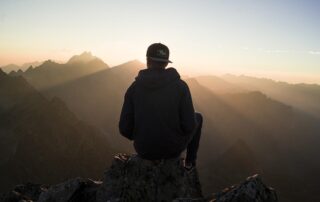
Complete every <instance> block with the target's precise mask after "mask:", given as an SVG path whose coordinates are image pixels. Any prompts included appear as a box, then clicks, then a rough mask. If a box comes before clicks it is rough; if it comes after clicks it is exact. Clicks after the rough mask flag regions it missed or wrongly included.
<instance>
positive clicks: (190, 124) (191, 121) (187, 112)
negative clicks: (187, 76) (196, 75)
mask: <svg viewBox="0 0 320 202" xmlns="http://www.w3.org/2000/svg"><path fill="white" fill-rule="evenodd" d="M180 125H181V129H182V131H183V133H184V134H185V135H191V134H192V132H193V130H194V129H195V127H196V121H195V113H194V108H193V103H192V98H191V93H190V90H189V87H188V85H187V84H186V83H184V89H183V94H182V98H181V101H180Z"/></svg>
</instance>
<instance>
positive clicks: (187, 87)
mask: <svg viewBox="0 0 320 202" xmlns="http://www.w3.org/2000/svg"><path fill="white" fill-rule="evenodd" d="M177 84H178V85H179V87H180V88H181V89H182V90H186V89H189V86H188V84H187V82H185V81H184V80H182V79H178V80H177Z"/></svg>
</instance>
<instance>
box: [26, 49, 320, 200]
mask: <svg viewBox="0 0 320 202" xmlns="http://www.w3.org/2000/svg"><path fill="white" fill-rule="evenodd" d="M85 55H87V56H88V57H87V56H86V57H85V58H90V57H89V55H90V54H88V53H86V54H85ZM77 57H80V56H76V57H75V58H77ZM74 60H75V61H78V59H73V61H74ZM92 61H96V60H92ZM92 61H91V62H92ZM98 62H99V60H98ZM71 63H72V65H74V64H78V63H77V62H71ZM86 64H88V63H86ZM68 65H70V64H68V63H67V64H57V63H54V62H50V61H48V62H46V63H45V64H43V65H42V66H43V67H42V68H43V69H44V70H45V71H40V70H41V69H42V68H40V67H41V66H40V67H37V68H34V69H31V70H29V71H30V72H33V71H35V70H36V69H37V72H38V77H37V79H36V80H39V78H41V76H42V79H43V80H42V81H41V82H42V84H41V85H42V86H46V85H47V83H50V85H47V86H50V88H47V89H45V90H42V92H43V93H44V94H45V95H46V96H48V97H50V98H53V97H55V96H57V97H59V98H60V99H61V100H63V101H64V102H65V103H66V105H67V106H68V108H70V109H71V110H72V111H73V112H74V113H75V114H76V115H77V116H78V117H79V118H80V119H81V120H84V121H86V122H88V123H90V124H92V125H94V126H96V127H98V128H99V129H101V130H102V131H103V132H104V133H106V134H107V136H108V138H109V139H110V141H111V140H112V146H114V147H115V148H117V149H118V151H128V150H129V151H131V144H130V143H129V142H128V141H127V140H125V139H124V138H123V137H121V136H120V134H119V132H118V119H119V115H120V110H121V106H122V103H123V97H124V94H125V91H126V89H127V88H128V86H129V85H130V84H131V82H132V81H133V80H134V78H135V76H137V73H138V71H139V70H140V69H142V68H143V67H144V64H142V63H140V62H138V61H131V62H128V63H125V64H122V65H119V66H116V67H113V68H107V69H104V70H101V71H98V72H95V73H92V74H87V75H84V76H81V77H80V78H75V77H74V79H69V80H68V79H64V82H56V81H57V79H59V78H58V77H61V75H63V73H61V72H64V71H65V69H66V67H67V66H68ZM85 66H87V65H85ZM50 67H52V68H50ZM54 67H59V68H60V69H61V72H60V73H59V74H58V73H56V74H54V73H50V74H49V73H48V72H50V71H48V69H55V68H54ZM59 68H57V69H59ZM62 70H63V71H62ZM77 71H78V70H77ZM70 74H71V73H70ZM25 75H26V73H24V76H25ZM47 75H49V76H47ZM30 78H31V77H29V80H30ZM44 78H46V79H44ZM36 80H35V81H36ZM51 80H52V81H55V82H54V83H55V85H52V81H51ZM35 81H34V85H35V86H38V87H39V86H41V85H40V84H36V82H35ZM186 81H187V83H188V85H189V87H190V89H191V92H192V97H193V101H194V105H195V108H196V110H197V111H199V112H201V113H202V114H203V116H204V126H203V134H202V139H201V146H200V152H199V164H198V166H199V170H200V173H201V172H203V173H204V175H201V176H202V180H203V181H204V183H205V184H204V186H205V187H211V188H217V189H218V188H219V189H220V188H222V187H223V186H225V185H227V184H230V183H236V182H237V181H238V180H239V179H240V178H241V177H245V176H246V175H247V174H248V173H250V172H254V171H256V170H258V171H261V173H262V175H263V177H264V178H265V179H266V180H267V181H268V182H270V184H274V185H275V187H276V188H277V189H278V190H279V195H280V198H281V201H287V202H288V201H290V202H292V201H302V200H308V201H317V200H318V199H319V196H318V195H319V194H318V191H317V188H316V187H317V184H318V182H319V180H320V179H319V177H318V175H317V171H318V169H320V162H318V161H316V159H317V158H318V157H317V156H318V154H319V148H318V144H317V143H318V142H319V138H320V137H319V136H318V134H319V131H320V126H319V119H317V118H314V117H312V116H310V115H308V114H305V113H302V112H301V111H298V110H296V108H294V107H291V106H288V105H287V104H284V103H282V102H279V101H276V100H274V99H271V98H272V97H271V96H270V95H268V94H265V93H264V91H262V90H259V89H253V88H250V89H248V88H245V87H244V86H242V85H238V84H236V83H233V82H231V81H228V80H225V79H223V78H217V77H210V76H208V77H201V78H196V79H194V78H188V79H187V80H186ZM41 82H40V83H41ZM204 85H206V86H204ZM257 90H258V91H257ZM260 91H261V92H260ZM300 95H302V94H300ZM238 139H241V141H240V142H235V140H238ZM235 167H237V169H234V168H235ZM224 168H225V170H224ZM212 170H213V171H212ZM224 171H226V172H224ZM227 171H228V172H232V174H230V173H228V174H227ZM226 175H228V176H226ZM206 179H215V180H206ZM211 191H217V190H211ZM306 197H309V198H306Z"/></svg>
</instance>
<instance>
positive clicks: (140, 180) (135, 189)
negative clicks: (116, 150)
mask: <svg viewBox="0 0 320 202" xmlns="http://www.w3.org/2000/svg"><path fill="white" fill-rule="evenodd" d="M201 197H202V194H201V186H200V183H199V178H198V174H197V171H196V170H193V171H192V172H190V173H188V172H186V170H185V169H184V167H183V166H182V160H181V159H170V160H165V161H159V162H152V161H148V160H144V159H141V158H140V157H138V156H131V157H130V156H128V155H117V156H116V157H115V159H114V161H113V163H112V166H111V168H110V169H109V170H108V171H107V172H106V173H105V179H104V181H103V185H102V186H101V188H100V189H99V190H98V191H97V201H98V202H103V201H172V200H174V199H176V198H201Z"/></svg>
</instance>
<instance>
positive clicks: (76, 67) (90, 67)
mask: <svg viewBox="0 0 320 202" xmlns="http://www.w3.org/2000/svg"><path fill="white" fill-rule="evenodd" d="M107 68H109V66H108V65H107V64H105V63H104V62H103V61H102V60H101V59H99V58H97V57H95V56H92V55H91V53H89V52H84V53H82V54H81V55H76V56H73V57H72V58H71V59H70V60H69V61H68V63H66V64H59V63H56V62H54V61H51V60H47V61H45V62H44V63H43V64H41V65H40V66H37V67H35V68H29V69H28V70H26V71H25V72H21V71H20V72H11V73H10V75H11V76H17V75H22V76H23V77H25V78H26V79H27V81H28V82H29V83H30V84H32V85H33V86H34V87H35V88H37V89H41V90H43V89H47V88H51V87H54V86H57V85H61V84H63V83H66V82H68V81H71V80H74V79H78V78H81V77H83V76H86V75H90V74H93V73H95V72H98V71H101V70H104V69H107Z"/></svg>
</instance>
